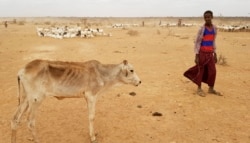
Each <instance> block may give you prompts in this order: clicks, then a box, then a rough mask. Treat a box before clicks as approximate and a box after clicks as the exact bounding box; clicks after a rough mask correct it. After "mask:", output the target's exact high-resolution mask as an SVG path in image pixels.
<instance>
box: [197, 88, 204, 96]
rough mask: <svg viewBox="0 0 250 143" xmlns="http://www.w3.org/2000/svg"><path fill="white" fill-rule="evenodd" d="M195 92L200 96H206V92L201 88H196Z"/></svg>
mask: <svg viewBox="0 0 250 143" xmlns="http://www.w3.org/2000/svg"><path fill="white" fill-rule="evenodd" d="M197 94H198V95H199V96H201V97H206V94H205V93H204V92H203V91H202V90H201V89H198V90H197Z"/></svg>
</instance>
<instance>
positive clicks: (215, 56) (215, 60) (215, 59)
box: [214, 53, 218, 63]
mask: <svg viewBox="0 0 250 143" xmlns="http://www.w3.org/2000/svg"><path fill="white" fill-rule="evenodd" d="M217 61H218V59H217V54H216V53H214V62H215V63H217Z"/></svg>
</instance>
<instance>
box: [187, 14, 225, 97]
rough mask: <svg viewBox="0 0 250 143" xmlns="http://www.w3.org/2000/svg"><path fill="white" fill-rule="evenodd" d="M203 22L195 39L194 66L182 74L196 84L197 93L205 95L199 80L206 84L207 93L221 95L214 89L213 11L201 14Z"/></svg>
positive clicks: (214, 47)
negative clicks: (207, 87)
mask: <svg viewBox="0 0 250 143" xmlns="http://www.w3.org/2000/svg"><path fill="white" fill-rule="evenodd" d="M203 17H204V20H205V24H204V25H203V26H202V27H201V28H200V29H199V31H198V34H197V38H196V40H195V46H194V51H195V54H196V55H195V63H196V65H195V66H194V67H191V68H190V69H188V70H187V71H186V72H185V73H184V76H185V77H187V78H188V79H190V80H192V81H193V82H194V83H195V84H197V85H198V89H197V94H198V95H200V96H202V97H205V96H206V94H205V93H204V92H203V90H202V89H201V82H204V83H206V84H208V86H209V89H208V93H211V94H215V95H219V96H221V94H220V93H219V92H217V91H216V90H214V83H215V78H216V67H215V64H216V62H217V54H216V45H215V38H216V34H217V30H216V27H215V26H214V25H213V24H212V19H213V12H212V11H210V10H207V11H205V12H204V14H203Z"/></svg>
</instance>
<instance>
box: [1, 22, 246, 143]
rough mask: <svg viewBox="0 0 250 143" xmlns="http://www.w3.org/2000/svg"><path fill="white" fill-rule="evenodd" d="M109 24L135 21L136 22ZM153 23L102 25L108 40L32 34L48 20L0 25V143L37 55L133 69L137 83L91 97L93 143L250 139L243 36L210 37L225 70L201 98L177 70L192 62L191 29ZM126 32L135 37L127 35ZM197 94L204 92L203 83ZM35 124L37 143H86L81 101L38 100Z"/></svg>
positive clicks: (23, 140) (22, 136) (20, 141)
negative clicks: (25, 71) (26, 69)
mask: <svg viewBox="0 0 250 143" xmlns="http://www.w3.org/2000/svg"><path fill="white" fill-rule="evenodd" d="M92 20H93V19H92ZM147 20H148V21H150V24H148V23H147V22H148V21H147ZM90 21H91V20H90ZM114 21H115V22H128V23H129V22H131V23H139V24H141V19H140V20H138V21H136V19H133V20H132V21H131V20H129V19H123V20H119V19H116V20H114ZM71 22H72V23H74V21H71ZM85 22H86V21H85ZM158 22H159V20H158V19H154V18H152V19H151V20H149V19H145V27H133V28H127V29H113V28H108V27H105V26H104V24H103V27H102V28H103V29H104V31H105V32H107V33H112V37H94V38H91V39H84V38H72V39H62V40H60V39H52V38H46V37H45V38H42V37H38V36H37V35H36V30H35V27H36V26H48V23H47V25H39V24H38V23H39V22H36V21H34V20H30V21H28V22H24V23H19V24H9V26H8V28H4V25H3V24H2V25H0V143H8V142H10V135H11V130H10V120H11V118H12V116H13V114H14V111H15V110H16V108H17V104H18V101H17V80H16V74H17V71H18V70H19V69H20V68H21V67H23V66H24V65H25V64H26V63H27V62H29V61H31V60H33V59H37V58H40V59H50V60H63V61H86V60H92V59H96V60H99V61H101V62H102V63H105V64H106V63H117V64H118V63H120V62H122V60H124V59H127V60H128V61H129V62H130V63H131V64H132V65H133V66H134V67H135V70H136V72H137V74H138V75H139V77H140V78H141V80H142V84H141V85H140V86H138V87H134V86H132V85H123V86H119V87H113V88H112V89H110V90H108V91H107V92H105V93H104V94H102V95H101V96H100V97H99V98H98V102H97V107H96V110H97V111H96V119H95V129H96V132H97V140H98V142H99V143H201V142H202V143H218V142H220V143H247V142H250V112H249V111H250V104H249V101H250V62H249V60H250V57H249V55H250V33H249V32H248V33H247V32H237V33H232V32H220V33H219V34H218V37H217V45H218V51H217V53H218V55H222V56H224V57H225V58H226V63H227V65H219V64H218V65H217V79H216V87H215V88H216V90H218V91H220V92H221V93H222V94H223V95H224V96H223V97H218V96H215V95H210V94H207V96H206V97H205V98H204V97H199V96H198V95H196V94H195V91H196V86H195V85H194V84H193V83H192V82H190V81H189V80H188V79H186V78H185V77H183V72H184V71H185V70H187V69H188V68H189V67H191V66H193V65H194V53H193V41H194V37H195V35H196V33H197V30H198V26H193V27H180V28H179V27H169V28H161V27H159V26H158V25H157V23H158ZM191 22H193V21H191ZM202 22H203V21H202V19H201V20H199V21H197V23H199V24H201V23H202ZM216 22H217V21H216ZM219 22H220V21H219ZM219 22H217V23H219ZM108 23H112V19H111V20H110V21H108V22H107V24H108ZM155 23H156V24H155ZM85 24H86V23H85ZM147 24H148V25H147ZM199 24H198V25H199ZM130 30H134V31H137V32H138V35H132V36H130V35H129V34H127V33H128V31H130ZM203 89H204V90H205V91H206V90H207V89H208V88H207V86H206V85H203ZM131 92H134V93H135V95H134V96H131V95H130V94H129V93H131ZM154 113H156V114H154ZM157 113H158V114H157ZM153 114H154V115H162V116H153ZM36 121H37V122H36V128H37V132H38V137H39V139H40V141H41V142H42V143H87V142H89V135H88V120H87V110H86V103H85V100H84V99H82V98H76V99H64V100H60V101H59V100H57V99H56V98H52V97H49V98H46V100H45V101H44V102H43V104H42V105H41V107H40V108H39V110H38V113H37V116H36ZM26 123H27V122H26V114H25V115H24V117H23V118H22V121H21V124H20V126H19V128H18V131H17V143H27V142H30V141H29V140H28V139H29V138H30V137H31V134H30V132H29V130H28V129H27V124H26Z"/></svg>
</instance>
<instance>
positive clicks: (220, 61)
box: [218, 54, 228, 66]
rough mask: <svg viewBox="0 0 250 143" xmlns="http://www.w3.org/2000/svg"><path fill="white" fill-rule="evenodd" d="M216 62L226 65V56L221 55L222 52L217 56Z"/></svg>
mask: <svg viewBox="0 0 250 143" xmlns="http://www.w3.org/2000/svg"><path fill="white" fill-rule="evenodd" d="M218 64H219V65H223V66H226V65H228V64H227V58H226V57H225V56H223V55H222V54H220V56H219V58H218Z"/></svg>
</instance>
